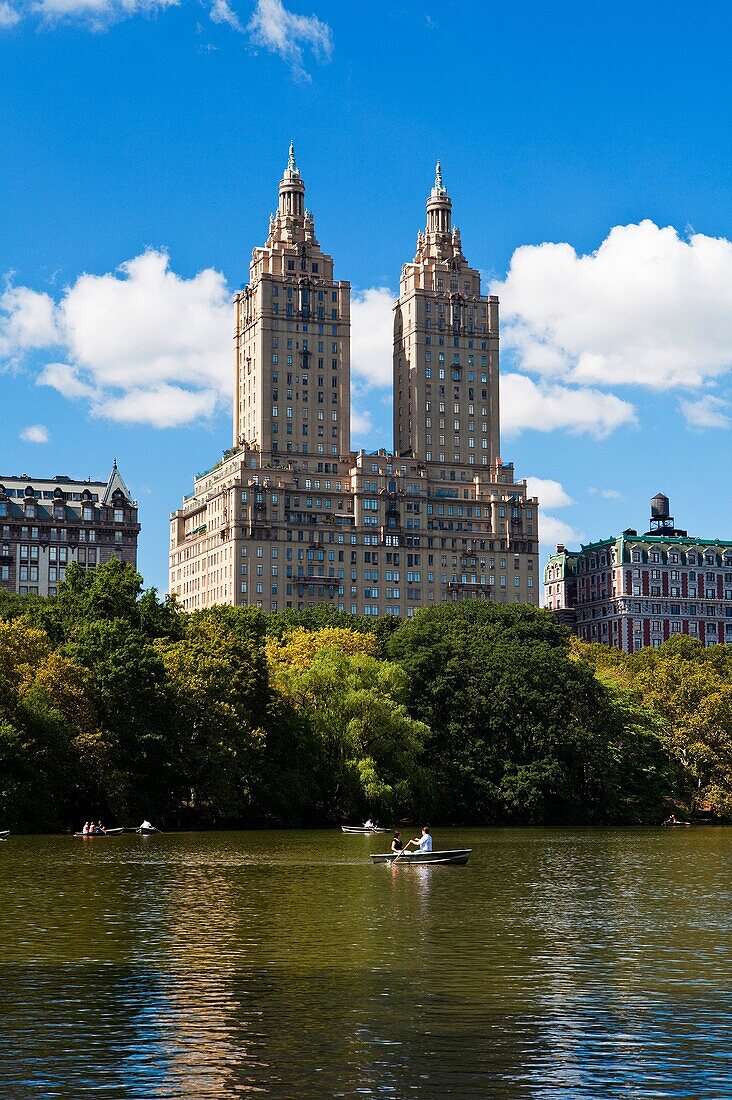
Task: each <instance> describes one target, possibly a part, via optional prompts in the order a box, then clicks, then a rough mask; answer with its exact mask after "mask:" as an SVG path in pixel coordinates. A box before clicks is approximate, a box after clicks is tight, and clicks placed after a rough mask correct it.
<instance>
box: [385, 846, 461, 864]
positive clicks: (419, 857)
mask: <svg viewBox="0 0 732 1100" xmlns="http://www.w3.org/2000/svg"><path fill="white" fill-rule="evenodd" d="M472 851H473V849H472V848H454V849H453V850H452V851H449V852H402V853H401V854H399V853H398V852H397V853H396V854H394V852H383V853H379V854H378V855H372V856H371V862H372V863H394V864H399V865H405V866H406V865H409V866H411V865H412V864H415V863H420V864H422V863H454V864H458V863H467V862H468V860H469V859H470V853H471V852H472Z"/></svg>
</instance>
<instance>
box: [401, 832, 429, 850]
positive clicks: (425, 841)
mask: <svg viewBox="0 0 732 1100" xmlns="http://www.w3.org/2000/svg"><path fill="white" fill-rule="evenodd" d="M410 844H416V845H417V848H418V849H419V851H420V852H431V851H432V836H431V834H430V827H429V825H423V826H422V835H421V836H418V837H415V839H414V840H408V841H407V843H406V845H405V847H407V848H408V847H409V845H410Z"/></svg>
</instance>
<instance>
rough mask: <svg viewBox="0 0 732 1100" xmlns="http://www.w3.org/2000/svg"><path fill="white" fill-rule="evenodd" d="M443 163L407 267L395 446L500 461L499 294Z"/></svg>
mask: <svg viewBox="0 0 732 1100" xmlns="http://www.w3.org/2000/svg"><path fill="white" fill-rule="evenodd" d="M451 216H452V203H451V201H450V198H449V196H448V194H447V190H446V188H445V187H444V186H443V183H442V173H441V171H440V165H439V164H438V165H437V174H436V177H435V185H434V187H433V188H432V191H431V192H430V196H429V198H428V200H427V227H426V229H425V231H424V232H423V233H422V232H420V233H418V234H417V253H416V255H415V257H414V261H413V262H412V263H411V264H405V265H404V267H403V268H402V277H401V284H400V293H399V300H398V301H397V302H396V304H395V306H394V446H395V450H396V452H397V454H399V455H413V456H415V457H420V458H422V459H423V460H424V461H425V462H436V463H438V464H439V465H456V466H460V465H468V466H493V465H495V463H496V461H497V460H498V458H499V455H500V417H499V397H498V377H499V367H498V298H497V297H495V295H491V296H490V297H489V296H487V295H481V292H480V289H481V288H480V273H479V272H478V271H476V270H475V268H472V267H469V266H468V262H467V260H466V259H465V256H464V255H463V250H462V242H461V238H460V231H459V230H458V229H457V228H454V229H453V228H452V225H451Z"/></svg>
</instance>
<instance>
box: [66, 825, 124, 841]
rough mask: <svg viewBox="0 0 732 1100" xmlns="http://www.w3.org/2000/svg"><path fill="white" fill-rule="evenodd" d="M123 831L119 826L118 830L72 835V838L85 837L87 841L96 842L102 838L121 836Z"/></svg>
mask: <svg viewBox="0 0 732 1100" xmlns="http://www.w3.org/2000/svg"><path fill="white" fill-rule="evenodd" d="M123 833H124V829H123V828H122V826H120V827H119V828H118V829H105V830H104V832H101V831H99V830H97V831H96V832H94V833H74V836H83V837H87V838H88V839H89V840H97V839H98V838H99V837H103V836H122V834H123Z"/></svg>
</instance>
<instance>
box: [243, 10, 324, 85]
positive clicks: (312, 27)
mask: <svg viewBox="0 0 732 1100" xmlns="http://www.w3.org/2000/svg"><path fill="white" fill-rule="evenodd" d="M247 30H248V31H249V36H250V39H251V41H252V43H253V44H254V45H255V46H262V47H264V49H266V50H270V51H271V52H272V53H277V54H279V55H280V57H281V58H282V59H283V60H284V61H286V62H287V63H288V65H289V66H290V68H291V70H292V73H293V76H295V77H297V78H298V79H299V80H310V79H311V78H310V75H309V73H308V72H307V70H306V69H305V61H304V57H303V47H305V48H307V49H309V50H310V51H311V53H312V54H313V56H314V57H315V59H316V60H317V61H327V60H328V59H329V58H330V55H331V53H332V52H333V40H332V38H331V33H330V27H329V26H328V24H327V23H322V22H321V21H320V19H318V18H317V16H315V15H295V13H294V12H291V11H288V10H287V8H286V7H285V6H284V4H283V3H282V0H257V6H256V8H255V9H254V12H253V14H252V18H251V19H250V21H249V24H248V26H247Z"/></svg>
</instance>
